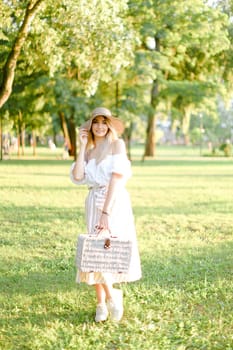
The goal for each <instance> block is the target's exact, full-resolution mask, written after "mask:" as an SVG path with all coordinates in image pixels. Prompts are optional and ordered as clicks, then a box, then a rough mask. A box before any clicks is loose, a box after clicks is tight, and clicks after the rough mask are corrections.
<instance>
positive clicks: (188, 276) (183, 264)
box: [142, 241, 233, 290]
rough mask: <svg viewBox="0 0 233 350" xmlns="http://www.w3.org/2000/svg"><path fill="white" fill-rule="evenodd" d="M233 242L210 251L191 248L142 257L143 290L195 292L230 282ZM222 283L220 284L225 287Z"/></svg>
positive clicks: (231, 276) (232, 272)
mask: <svg viewBox="0 0 233 350" xmlns="http://www.w3.org/2000/svg"><path fill="white" fill-rule="evenodd" d="M232 252H233V242H232V241H229V242H227V243H226V242H224V243H219V244H218V245H215V246H212V247H204V248H200V247H196V248H195V246H194V247H192V248H189V249H184V248H182V250H179V246H177V250H176V249H175V248H174V253H173V254H169V255H168V253H166V254H163V253H162V251H161V250H158V252H156V251H154V253H153V255H152V254H144V255H143V256H142V265H143V279H142V283H143V284H145V285H146V286H147V287H152V286H160V287H163V288H166V289H169V288H178V289H188V290H190V288H193V289H194V290H195V289H198V288H199V287H200V285H202V286H205V285H206V284H208V283H212V282H216V281H217V282H218V281H222V280H225V281H226V282H225V283H227V281H228V280H229V281H230V280H231V281H232V278H233V270H232V266H233V253H232ZM225 283H224V284H225ZM198 286H199V287H198Z"/></svg>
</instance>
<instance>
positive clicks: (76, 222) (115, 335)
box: [0, 147, 233, 350]
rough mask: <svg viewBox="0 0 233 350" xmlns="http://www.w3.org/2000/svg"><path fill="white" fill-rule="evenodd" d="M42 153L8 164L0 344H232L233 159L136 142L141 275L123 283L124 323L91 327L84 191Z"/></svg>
mask: <svg viewBox="0 0 233 350" xmlns="http://www.w3.org/2000/svg"><path fill="white" fill-rule="evenodd" d="M43 152H44V153H43V155H42V156H38V158H39V160H33V159H30V160H23V159H18V160H17V159H16V157H12V159H11V160H5V161H3V162H0V183H1V186H0V205H1V209H0V223H1V226H0V242H1V245H0V280H1V282H0V313H1V314H0V349H2V350H50V349H51V350H62V349H63V350H71V349H72V350H75V349H83V350H93V349H95V350H117V349H118V350H120V349H126V350H130V349H132V350H137V349H140V350H152V349H153V350H157V349H158V350H173V349H174V350H175V349H177V350H186V349H187V350H191V349H192V350H193V349H201V350H207V349H208V350H220V349H222V350H230V349H231V350H232V349H233V253H232V252H233V159H232V158H228V159H227V158H206V157H199V152H198V150H196V151H195V150H193V149H183V148H179V147H177V148H176V149H174V148H159V149H158V156H157V157H156V159H154V160H146V161H145V162H144V163H141V161H140V152H141V149H140V148H135V149H134V150H133V152H132V155H133V163H132V168H133V177H132V178H131V179H130V181H129V182H128V185H127V188H128V190H129V192H130V195H131V199H132V204H133V210H134V214H135V222H136V227H137V234H138V241H139V248H140V254H141V261H142V269H143V278H142V279H141V280H140V281H138V282H136V283H131V284H123V285H122V286H121V288H122V289H123V291H124V295H125V298H124V305H125V314H124V318H123V319H122V321H121V322H120V323H118V324H114V323H111V322H110V321H107V322H105V323H103V324H95V322H94V321H93V320H94V314H95V293H94V289H93V288H92V287H88V286H86V285H76V284H75V266H74V255H75V245H76V238H77V234H78V233H81V232H84V231H85V226H84V208H83V204H84V199H85V196H86V194H87V190H86V188H85V186H84V187H78V186H75V185H73V184H72V183H71V182H70V180H69V168H70V164H71V160H66V161H64V160H58V159H56V157H52V156H51V154H50V155H49V157H47V159H46V157H44V156H45V155H46V154H45V151H43ZM61 152H62V151H61Z"/></svg>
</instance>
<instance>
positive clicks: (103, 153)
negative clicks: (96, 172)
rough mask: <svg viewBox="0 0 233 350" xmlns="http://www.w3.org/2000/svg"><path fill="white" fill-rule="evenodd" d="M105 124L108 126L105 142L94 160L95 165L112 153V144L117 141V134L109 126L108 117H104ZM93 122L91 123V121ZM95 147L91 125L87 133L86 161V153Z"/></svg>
mask: <svg viewBox="0 0 233 350" xmlns="http://www.w3.org/2000/svg"><path fill="white" fill-rule="evenodd" d="M104 118H105V120H106V124H107V126H108V131H107V134H106V136H105V140H104V142H103V143H102V145H101V149H100V152H99V156H98V158H96V163H97V164H98V163H100V162H101V160H103V159H104V158H106V157H107V155H108V154H111V152H112V143H113V142H114V141H116V140H118V136H117V132H116V130H115V129H114V127H113V125H112V124H111V120H109V119H108V117H105V116H104ZM92 122H93V121H92ZM94 146H95V139H94V135H93V133H92V124H91V128H90V130H89V132H88V141H87V145H86V159H87V160H88V153H89V152H90V151H91V149H92V148H93V147H94Z"/></svg>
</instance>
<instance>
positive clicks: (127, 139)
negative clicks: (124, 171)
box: [123, 121, 134, 160]
mask: <svg viewBox="0 0 233 350" xmlns="http://www.w3.org/2000/svg"><path fill="white" fill-rule="evenodd" d="M133 126H134V123H133V122H132V121H131V122H130V125H129V127H128V128H126V129H125V132H124V134H123V138H124V141H125V144H126V150H127V155H128V158H129V160H131V139H132V133H133Z"/></svg>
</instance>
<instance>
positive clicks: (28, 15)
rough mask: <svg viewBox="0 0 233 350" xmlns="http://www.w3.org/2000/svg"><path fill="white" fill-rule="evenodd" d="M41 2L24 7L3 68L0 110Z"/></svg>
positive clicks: (9, 91) (10, 88)
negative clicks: (21, 18) (19, 24)
mask: <svg viewBox="0 0 233 350" xmlns="http://www.w3.org/2000/svg"><path fill="white" fill-rule="evenodd" d="M42 2H43V0H37V1H33V0H31V1H29V2H28V4H27V6H26V9H25V13H24V17H23V21H22V25H21V26H20V27H19V31H18V33H17V36H16V39H15V41H14V43H13V46H12V49H11V50H10V52H9V55H8V57H7V60H6V63H5V64H4V66H3V74H2V82H1V85H0V108H1V107H2V106H3V105H4V103H5V102H6V101H7V100H8V98H9V96H10V94H11V92H12V85H13V81H14V76H15V69H16V65H17V61H18V58H19V55H20V52H21V49H22V47H23V44H24V42H25V40H26V38H27V36H28V33H29V31H30V26H31V24H32V21H33V20H34V17H35V15H36V14H37V12H38V11H39V9H40V6H41V4H42Z"/></svg>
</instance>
